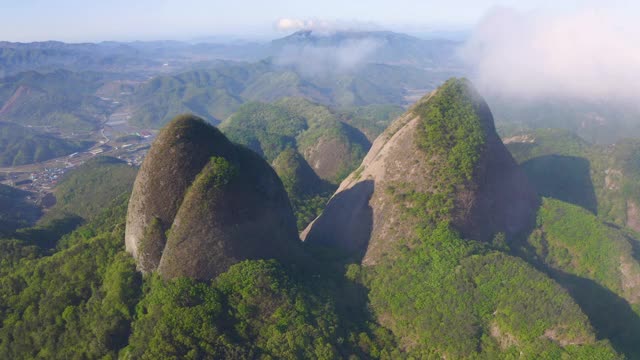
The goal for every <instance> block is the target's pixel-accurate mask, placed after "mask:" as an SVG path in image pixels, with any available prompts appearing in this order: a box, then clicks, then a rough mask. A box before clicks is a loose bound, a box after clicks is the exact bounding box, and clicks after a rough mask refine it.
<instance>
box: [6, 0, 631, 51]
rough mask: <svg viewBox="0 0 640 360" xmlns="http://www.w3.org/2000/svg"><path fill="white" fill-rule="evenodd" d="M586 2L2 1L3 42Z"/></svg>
mask: <svg viewBox="0 0 640 360" xmlns="http://www.w3.org/2000/svg"><path fill="white" fill-rule="evenodd" d="M587 2H591V1H589V0H562V1H559V0H548V1H547V0H538V1H533V0H502V1H495V0H493V1H489V0H446V1H443V0H393V1H389V0H366V1H362V0H316V1H306V0H289V1H284V0H271V1H269V0H225V1H221V0H208V1H207V0H103V1H93V0H0V41H21V42H29V41H43V40H60V41H67V42H85V41H92V42H94V41H104V40H123V41H131V40H190V39H195V38H199V37H216V36H218V37H229V36H235V37H237V38H246V39H270V38H276V37H280V36H282V35H283V33H284V32H287V31H289V32H290V31H291V30H295V29H293V28H289V27H286V26H285V27H282V26H280V28H279V27H278V26H277V24H281V25H282V24H289V25H291V24H303V25H308V24H319V23H320V24H332V25H335V24H337V25H339V26H340V27H354V28H361V27H362V28H374V29H385V30H395V31H401V32H409V33H421V32H428V31H432V30H464V29H469V28H472V27H473V26H474V25H475V24H476V23H478V22H479V21H480V20H481V19H482V18H483V16H484V15H485V14H486V13H487V11H490V9H492V8H494V7H496V6H505V7H509V8H513V9H516V10H519V11H538V10H544V11H554V12H562V11H571V10H572V9H574V8H576V7H579V6H581V5H582V4H584V3H587ZM600 2H604V1H600ZM612 2H619V1H617V0H613V1H608V2H607V3H612ZM631 3H632V2H631V1H629V4H631ZM635 7H636V8H638V6H635ZM283 20H284V22H283Z"/></svg>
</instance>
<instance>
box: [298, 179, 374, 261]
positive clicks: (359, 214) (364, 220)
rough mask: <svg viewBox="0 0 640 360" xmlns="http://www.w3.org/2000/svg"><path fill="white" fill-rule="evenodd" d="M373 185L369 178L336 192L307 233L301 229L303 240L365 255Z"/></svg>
mask: <svg viewBox="0 0 640 360" xmlns="http://www.w3.org/2000/svg"><path fill="white" fill-rule="evenodd" d="M374 186H375V184H374V182H373V181H372V180H365V181H362V182H359V183H357V184H356V185H354V186H353V187H352V188H349V189H347V190H345V191H343V192H340V193H337V194H336V195H335V196H334V197H333V198H332V199H331V201H330V202H329V204H328V205H327V208H326V209H325V211H324V212H323V213H322V215H320V217H318V219H316V220H315V222H314V223H313V224H312V225H313V226H311V227H310V228H309V229H308V230H309V231H308V233H303V235H302V236H303V238H304V239H305V241H309V242H310V243H313V244H317V245H321V246H331V247H338V248H340V249H342V250H345V251H347V252H349V253H355V254H356V255H357V256H364V253H363V249H366V248H367V245H368V244H369V239H370V237H371V231H372V229H373V210H372V209H371V206H370V205H369V200H370V198H371V195H372V194H373V192H374ZM360 252H362V254H360Z"/></svg>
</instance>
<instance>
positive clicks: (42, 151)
mask: <svg viewBox="0 0 640 360" xmlns="http://www.w3.org/2000/svg"><path fill="white" fill-rule="evenodd" d="M91 144H92V143H91V142H87V141H70V140H65V139H61V138H57V137H55V136H53V135H47V134H41V133H38V132H36V131H34V130H31V129H28V128H25V127H22V126H20V125H17V124H12V123H6V122H0V166H18V165H25V164H31V163H35V162H41V161H45V160H49V159H53V158H57V157H60V156H64V155H69V154H72V153H74V152H78V151H81V150H84V149H86V148H88V147H89V146H90V145H91Z"/></svg>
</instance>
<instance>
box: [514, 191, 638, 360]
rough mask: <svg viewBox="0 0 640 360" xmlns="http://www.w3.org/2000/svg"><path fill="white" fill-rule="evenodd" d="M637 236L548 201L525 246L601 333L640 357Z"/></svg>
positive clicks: (588, 215)
mask: <svg viewBox="0 0 640 360" xmlns="http://www.w3.org/2000/svg"><path fill="white" fill-rule="evenodd" d="M634 236H635V234H634V233H632V232H631V231H626V230H622V229H619V228H616V227H613V226H611V225H608V224H605V223H603V222H601V221H600V220H599V219H597V218H596V217H595V216H594V215H593V214H591V213H589V212H588V211H586V210H585V209H582V208H580V207H577V206H574V205H571V204H567V203H563V202H561V201H558V200H553V199H545V201H544V203H543V205H542V207H541V208H540V211H539V214H538V227H537V228H536V229H535V230H534V231H533V233H532V234H531V235H530V236H529V239H528V240H527V242H526V246H525V248H524V251H525V254H526V255H525V257H528V258H530V259H531V260H532V261H533V263H534V264H536V265H537V266H538V267H539V268H540V269H542V270H543V271H545V272H547V273H548V274H550V275H551V277H552V278H554V279H555V280H556V281H558V283H560V284H561V285H562V286H563V287H564V288H566V289H567V290H568V291H569V293H570V294H571V295H572V297H573V298H574V299H575V300H576V302H577V303H578V304H579V305H580V307H581V308H582V310H583V311H584V312H585V313H586V314H587V316H589V319H590V321H591V324H592V325H593V326H594V328H595V329H596V332H597V334H598V336H600V337H603V338H608V339H610V340H611V342H612V344H613V346H614V347H615V348H616V349H617V350H618V351H620V352H622V353H624V354H626V355H627V356H628V357H629V358H632V359H634V358H637V357H638V356H640V347H639V346H638V342H637V336H638V332H639V331H640V306H639V303H640V295H639V294H640V292H639V290H640V283H639V282H638V279H640V263H639V261H638V259H637V256H636V251H637V248H638V246H639V245H640V243H638V240H636V239H635V238H634Z"/></svg>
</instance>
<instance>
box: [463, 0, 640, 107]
mask: <svg viewBox="0 0 640 360" xmlns="http://www.w3.org/2000/svg"><path fill="white" fill-rule="evenodd" d="M628 15H629V14H624V13H623V12H621V11H619V10H618V9H615V8H608V9H603V8H597V7H583V8H581V9H579V10H576V11H573V12H570V13H563V14H550V13H540V12H537V13H536V12H529V13H522V12H518V11H515V10H511V9H507V8H496V9H493V10H492V11H491V12H490V13H489V14H488V15H487V16H485V17H484V19H483V20H482V21H481V22H480V23H479V24H478V25H477V26H476V28H475V30H474V32H473V34H472V36H471V38H470V39H469V40H468V41H467V43H466V44H465V46H464V47H463V49H462V51H461V55H462V56H463V58H464V60H465V61H466V62H467V63H468V64H469V66H470V67H471V69H472V74H473V76H472V77H473V78H474V80H475V82H476V84H477V85H478V87H479V88H481V89H482V90H483V91H485V92H490V93H498V94H504V95H515V96H522V97H528V98H531V97H540V96H554V95H565V96H571V97H578V98H588V99H593V98H602V97H605V98H618V99H622V100H635V99H638V98H639V97H640V96H639V95H640V23H638V22H637V21H634V20H633V19H632V17H631V16H628Z"/></svg>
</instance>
